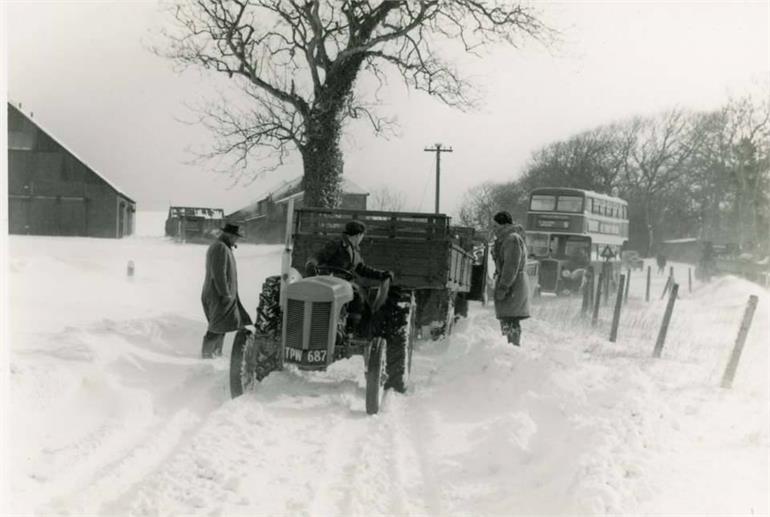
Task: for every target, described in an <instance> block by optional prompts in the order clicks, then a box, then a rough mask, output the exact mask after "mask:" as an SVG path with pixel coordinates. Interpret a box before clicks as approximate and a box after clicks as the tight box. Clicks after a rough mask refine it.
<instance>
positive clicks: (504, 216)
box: [492, 210, 513, 224]
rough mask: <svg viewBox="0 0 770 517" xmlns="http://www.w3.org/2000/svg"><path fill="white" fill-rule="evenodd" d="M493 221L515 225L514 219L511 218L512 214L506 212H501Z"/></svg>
mask: <svg viewBox="0 0 770 517" xmlns="http://www.w3.org/2000/svg"><path fill="white" fill-rule="evenodd" d="M492 219H493V220H494V221H495V222H496V223H497V224H511V223H513V217H511V213H510V212H506V211H505V210H501V211H500V212H497V213H496V214H495V215H494V217H492Z"/></svg>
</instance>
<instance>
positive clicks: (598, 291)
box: [591, 271, 604, 327]
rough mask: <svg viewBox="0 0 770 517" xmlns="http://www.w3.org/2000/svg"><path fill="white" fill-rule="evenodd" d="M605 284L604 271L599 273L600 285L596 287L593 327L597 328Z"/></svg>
mask: <svg viewBox="0 0 770 517" xmlns="http://www.w3.org/2000/svg"><path fill="white" fill-rule="evenodd" d="M603 283H604V271H602V272H601V273H599V283H598V284H597V286H596V299H595V300H594V315H593V317H592V318H591V326H592V327H595V326H596V323H597V322H598V321H599V305H600V304H601V301H602V284H603Z"/></svg>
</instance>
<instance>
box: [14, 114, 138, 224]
mask: <svg viewBox="0 0 770 517" xmlns="http://www.w3.org/2000/svg"><path fill="white" fill-rule="evenodd" d="M8 198H9V199H8V231H9V233H11V234H20V235H62V236H83V237H107V238H121V237H125V236H127V235H131V234H133V233H134V214H135V212H136V203H135V202H134V200H132V199H131V198H130V197H128V196H127V195H126V194H125V193H123V192H122V191H121V190H120V189H118V188H117V187H116V186H115V185H113V184H112V183H111V182H110V181H109V180H107V179H106V178H105V177H104V176H102V175H100V174H99V173H98V172H96V171H95V170H93V169H92V168H91V167H89V166H88V165H86V163H85V162H84V161H83V160H81V159H80V158H78V156H77V155H76V154H75V153H74V152H73V151H72V150H70V149H68V148H67V147H65V146H64V144H62V143H61V142H60V141H58V140H56V139H55V138H54V137H53V136H52V134H51V132H50V131H47V130H45V129H43V128H42V127H41V125H40V123H39V122H38V121H37V120H35V119H34V118H33V116H32V114H30V115H26V114H25V113H24V112H22V111H21V109H20V107H19V108H17V107H16V106H14V105H12V104H10V103H8Z"/></svg>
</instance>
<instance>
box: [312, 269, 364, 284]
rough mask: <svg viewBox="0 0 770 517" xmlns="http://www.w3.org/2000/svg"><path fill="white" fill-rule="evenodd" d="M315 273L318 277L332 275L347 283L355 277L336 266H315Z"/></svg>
mask: <svg viewBox="0 0 770 517" xmlns="http://www.w3.org/2000/svg"><path fill="white" fill-rule="evenodd" d="M316 272H317V274H319V275H332V276H336V277H337V278H342V279H343V280H347V281H352V280H353V279H354V278H355V275H353V273H351V272H350V271H348V270H347V269H345V268H341V267H336V266H316Z"/></svg>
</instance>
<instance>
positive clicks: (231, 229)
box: [222, 223, 243, 237]
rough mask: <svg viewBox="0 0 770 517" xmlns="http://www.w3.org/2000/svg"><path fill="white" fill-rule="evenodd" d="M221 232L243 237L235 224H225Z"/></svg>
mask: <svg viewBox="0 0 770 517" xmlns="http://www.w3.org/2000/svg"><path fill="white" fill-rule="evenodd" d="M222 233H229V234H231V235H237V236H238V237H243V234H242V233H241V232H240V230H239V228H238V225H237V224H230V223H227V224H225V227H224V228H222Z"/></svg>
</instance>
